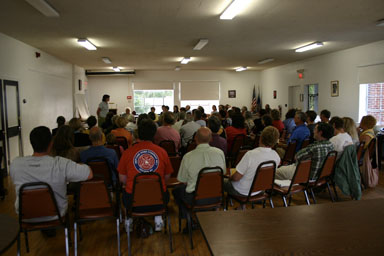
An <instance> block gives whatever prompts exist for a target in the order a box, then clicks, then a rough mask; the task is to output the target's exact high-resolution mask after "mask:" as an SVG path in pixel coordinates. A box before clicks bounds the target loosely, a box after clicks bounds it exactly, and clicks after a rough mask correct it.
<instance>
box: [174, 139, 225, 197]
mask: <svg viewBox="0 0 384 256" xmlns="http://www.w3.org/2000/svg"><path fill="white" fill-rule="evenodd" d="M215 166H219V167H221V168H222V169H223V172H225V170H226V165H225V156H224V153H223V151H222V150H221V149H218V148H215V147H211V146H209V145H208V144H200V145H198V146H197V147H196V149H194V150H192V151H191V152H189V153H187V154H186V155H185V156H184V157H183V160H182V161H181V165H180V169H179V173H178V175H177V179H178V180H179V181H180V182H184V183H187V187H186V189H185V190H186V192H187V193H192V192H194V191H195V186H196V181H197V176H198V175H199V172H200V170H201V169H203V168H204V167H215Z"/></svg>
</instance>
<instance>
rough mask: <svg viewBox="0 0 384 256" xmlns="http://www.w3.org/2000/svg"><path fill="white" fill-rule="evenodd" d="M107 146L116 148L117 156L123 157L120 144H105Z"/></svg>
mask: <svg viewBox="0 0 384 256" xmlns="http://www.w3.org/2000/svg"><path fill="white" fill-rule="evenodd" d="M105 147H106V148H110V149H113V150H115V152H116V155H117V158H118V159H119V160H120V158H121V152H120V146H119V145H117V144H115V145H105Z"/></svg>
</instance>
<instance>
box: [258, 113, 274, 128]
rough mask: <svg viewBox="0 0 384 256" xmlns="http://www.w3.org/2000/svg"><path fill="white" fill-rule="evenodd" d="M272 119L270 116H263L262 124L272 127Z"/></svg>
mask: <svg viewBox="0 0 384 256" xmlns="http://www.w3.org/2000/svg"><path fill="white" fill-rule="evenodd" d="M272 121H273V120H272V117H271V116H270V115H268V114H266V115H263V116H262V117H261V123H262V124H263V125H264V127H267V126H271V125H272Z"/></svg>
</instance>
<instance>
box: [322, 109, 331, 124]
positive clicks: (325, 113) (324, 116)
mask: <svg viewBox="0 0 384 256" xmlns="http://www.w3.org/2000/svg"><path fill="white" fill-rule="evenodd" d="M330 117H331V112H330V111H329V110H327V109H324V110H322V111H321V112H320V119H321V122H326V123H328V122H329V118H330Z"/></svg>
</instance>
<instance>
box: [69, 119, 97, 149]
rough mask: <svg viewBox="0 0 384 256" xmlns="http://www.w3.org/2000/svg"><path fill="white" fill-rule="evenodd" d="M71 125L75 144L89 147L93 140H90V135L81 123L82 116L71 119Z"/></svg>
mask: <svg viewBox="0 0 384 256" xmlns="http://www.w3.org/2000/svg"><path fill="white" fill-rule="evenodd" d="M68 124H69V126H70V127H71V128H72V130H73V134H74V136H75V140H74V143H73V145H74V146H75V147H87V146H90V145H91V141H90V140H89V135H88V134H84V133H83V130H84V129H83V126H82V124H81V120H80V118H76V117H74V118H72V119H71V120H69V123H68Z"/></svg>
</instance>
